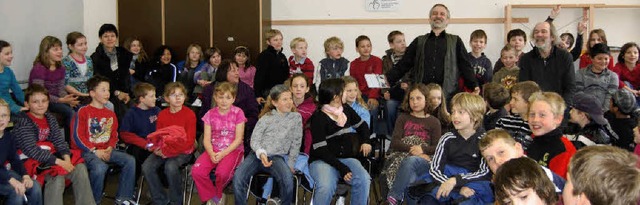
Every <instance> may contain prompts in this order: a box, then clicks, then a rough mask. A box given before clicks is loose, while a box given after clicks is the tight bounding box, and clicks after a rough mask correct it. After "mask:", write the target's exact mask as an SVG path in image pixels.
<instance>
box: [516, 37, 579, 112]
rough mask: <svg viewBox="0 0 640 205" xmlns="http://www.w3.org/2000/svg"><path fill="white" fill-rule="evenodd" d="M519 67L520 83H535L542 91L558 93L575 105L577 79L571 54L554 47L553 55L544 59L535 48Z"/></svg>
mask: <svg viewBox="0 0 640 205" xmlns="http://www.w3.org/2000/svg"><path fill="white" fill-rule="evenodd" d="M518 67H520V76H518V81H520V82H523V81H528V80H531V81H534V82H536V83H538V85H539V86H540V89H541V90H542V91H551V92H556V93H558V94H560V95H561V96H562V98H564V100H565V101H566V103H567V104H568V105H572V104H573V102H572V101H573V94H574V93H575V92H576V90H575V89H576V80H575V79H576V78H575V70H574V68H573V58H572V57H571V54H569V52H567V51H565V50H564V49H558V48H556V47H555V46H553V47H552V48H551V54H549V56H548V57H547V58H542V57H541V56H540V52H539V51H538V49H536V48H534V49H533V50H531V51H530V52H528V53H526V54H524V56H522V58H520V61H519V63H518Z"/></svg>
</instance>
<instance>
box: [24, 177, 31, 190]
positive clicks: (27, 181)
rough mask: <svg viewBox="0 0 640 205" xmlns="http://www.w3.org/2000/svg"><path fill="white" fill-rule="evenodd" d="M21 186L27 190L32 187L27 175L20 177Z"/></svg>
mask: <svg viewBox="0 0 640 205" xmlns="http://www.w3.org/2000/svg"><path fill="white" fill-rule="evenodd" d="M22 184H24V187H26V188H27V189H29V188H31V187H33V180H32V179H31V177H29V175H24V176H22Z"/></svg>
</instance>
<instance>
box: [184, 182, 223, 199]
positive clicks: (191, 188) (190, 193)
mask: <svg viewBox="0 0 640 205" xmlns="http://www.w3.org/2000/svg"><path fill="white" fill-rule="evenodd" d="M192 177H193V176H192ZM192 179H193V178H192ZM194 185H195V181H194V182H191V186H189V195H188V198H187V204H191V198H193V186H194ZM223 197H224V196H223Z"/></svg>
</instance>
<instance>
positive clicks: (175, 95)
mask: <svg viewBox="0 0 640 205" xmlns="http://www.w3.org/2000/svg"><path fill="white" fill-rule="evenodd" d="M169 97H172V98H184V94H171V95H169Z"/></svg>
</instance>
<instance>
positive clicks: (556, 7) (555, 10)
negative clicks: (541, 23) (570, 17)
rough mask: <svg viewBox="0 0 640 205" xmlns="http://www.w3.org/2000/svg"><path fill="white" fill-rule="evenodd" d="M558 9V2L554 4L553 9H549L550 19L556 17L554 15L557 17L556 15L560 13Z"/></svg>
mask: <svg viewBox="0 0 640 205" xmlns="http://www.w3.org/2000/svg"><path fill="white" fill-rule="evenodd" d="M560 9H561V7H560V4H558V5H556V6H554V7H553V9H551V14H549V17H551V19H556V17H558V15H559V14H560Z"/></svg>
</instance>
